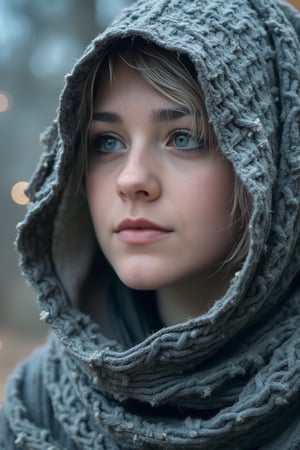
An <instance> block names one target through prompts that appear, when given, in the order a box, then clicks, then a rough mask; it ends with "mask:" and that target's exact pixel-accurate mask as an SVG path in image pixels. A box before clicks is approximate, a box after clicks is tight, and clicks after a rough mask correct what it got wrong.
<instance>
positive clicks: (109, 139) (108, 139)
mask: <svg viewBox="0 0 300 450" xmlns="http://www.w3.org/2000/svg"><path fill="white" fill-rule="evenodd" d="M91 148H92V150H93V151H95V152H99V153H114V152H117V151H119V150H122V149H124V148H125V145H124V144H123V142H122V141H121V140H120V139H118V138H116V137H114V136H112V135H111V134H99V135H96V136H94V137H93V138H92V142H91Z"/></svg>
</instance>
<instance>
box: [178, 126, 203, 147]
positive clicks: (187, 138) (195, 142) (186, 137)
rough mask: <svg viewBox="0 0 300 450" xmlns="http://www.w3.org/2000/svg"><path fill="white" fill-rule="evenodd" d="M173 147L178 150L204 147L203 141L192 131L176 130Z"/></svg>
mask: <svg viewBox="0 0 300 450" xmlns="http://www.w3.org/2000/svg"><path fill="white" fill-rule="evenodd" d="M170 142H171V145H172V147H175V148H176V149H178V150H183V151H188V150H198V149H199V148H202V147H203V141H201V140H199V138H197V137H196V136H193V135H192V134H191V132H190V131H176V132H175V133H174V134H173V136H172V138H171V140H170Z"/></svg>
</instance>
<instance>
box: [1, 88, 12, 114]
mask: <svg viewBox="0 0 300 450" xmlns="http://www.w3.org/2000/svg"><path fill="white" fill-rule="evenodd" d="M10 106H11V98H10V95H9V94H8V93H7V92H4V91H0V112H5V111H8V110H9V108H10Z"/></svg>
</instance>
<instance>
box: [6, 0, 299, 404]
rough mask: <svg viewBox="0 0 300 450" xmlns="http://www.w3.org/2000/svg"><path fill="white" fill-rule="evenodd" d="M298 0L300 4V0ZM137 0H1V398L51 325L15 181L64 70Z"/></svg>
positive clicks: (31, 160)
mask: <svg viewBox="0 0 300 450" xmlns="http://www.w3.org/2000/svg"><path fill="white" fill-rule="evenodd" d="M149 1H155V0H149ZM290 2H291V3H293V4H294V6H296V7H298V8H299V9H300V0H290ZM130 3H132V0H86V1H82V0H0V205H1V219H0V220H1V233H0V239H1V242H0V245H1V252H0V400H1V398H2V397H3V392H4V384H5V381H6V379H7V375H8V373H10V372H11V370H12V369H13V367H14V366H15V365H16V363H17V362H18V361H19V360H20V359H22V358H24V357H25V356H26V355H27V354H29V353H30V352H31V351H32V349H33V348H34V347H36V346H37V345H39V344H41V343H42V342H43V341H44V339H45V336H46V333H47V330H46V328H45V326H43V324H41V322H40V321H39V317H38V312H37V308H36V306H35V294H34V292H33V291H32V289H31V288H30V287H29V286H27V285H26V284H25V281H24V279H23V278H22V276H21V275H20V271H19V268H18V259H17V254H16V252H15V250H14V244H13V243H14V240H15V234H16V224H17V223H18V222H19V221H20V220H22V218H23V216H24V213H25V207H24V206H22V205H18V204H16V203H15V202H14V201H13V200H12V197H11V189H12V187H13V186H14V184H15V183H16V182H18V181H27V180H29V178H30V176H31V174H32V172H33V170H34V168H35V165H36V162H37V160H38V159H39V156H40V153H41V146H40V144H39V135H40V132H41V131H43V130H44V129H45V128H46V127H47V126H48V125H49V124H50V122H51V121H52V119H53V118H54V117H55V115H56V108H57V104H58V95H59V93H60V91H61V89H62V87H63V84H64V75H65V74H66V73H67V72H68V71H69V70H70V68H71V67H72V66H73V64H74V63H75V61H76V59H77V58H78V57H79V56H80V55H81V53H82V51H83V50H84V48H85V47H86V45H87V44H88V43H89V41H90V40H91V39H92V38H93V37H94V36H95V35H96V34H97V33H98V32H99V31H101V30H103V29H104V28H105V27H106V26H107V25H108V24H109V23H110V22H111V20H112V19H113V17H114V16H115V15H116V14H117V13H118V12H119V11H120V9H121V8H123V7H124V6H126V5H128V4H130Z"/></svg>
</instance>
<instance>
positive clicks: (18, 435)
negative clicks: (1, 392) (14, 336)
mask: <svg viewBox="0 0 300 450" xmlns="http://www.w3.org/2000/svg"><path fill="white" fill-rule="evenodd" d="M46 352H47V346H45V347H42V348H40V349H38V350H37V351H35V352H34V353H33V354H32V356H31V357H30V358H28V359H27V360H25V361H23V362H21V363H20V364H19V365H18V366H17V368H16V369H15V371H14V372H13V373H12V375H11V376H10V378H9V381H8V384H7V388H6V396H5V399H4V402H3V405H2V408H1V411H0V436H1V438H0V443H1V446H0V448H1V449H2V448H3V449H4V448H5V449H7V450H11V449H15V448H18V446H16V444H17V443H20V444H21V443H22V438H23V436H24V435H26V434H30V435H31V434H36V435H37V434H38V432H37V430H41V429H47V428H49V420H50V417H51V403H50V400H49V398H48V395H47V391H46V388H45V386H44V382H43V375H42V373H43V372H42V365H43V360H44V357H45V354H46Z"/></svg>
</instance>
